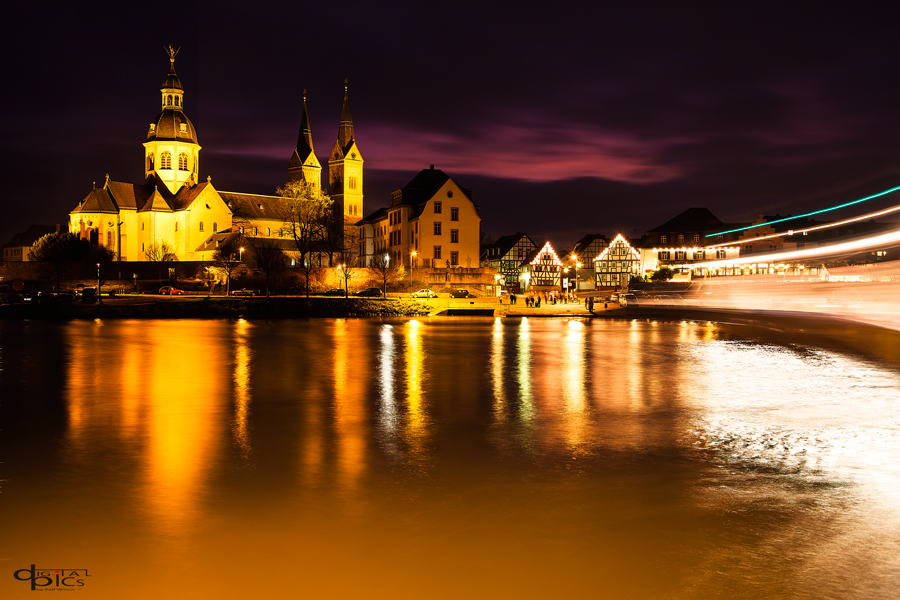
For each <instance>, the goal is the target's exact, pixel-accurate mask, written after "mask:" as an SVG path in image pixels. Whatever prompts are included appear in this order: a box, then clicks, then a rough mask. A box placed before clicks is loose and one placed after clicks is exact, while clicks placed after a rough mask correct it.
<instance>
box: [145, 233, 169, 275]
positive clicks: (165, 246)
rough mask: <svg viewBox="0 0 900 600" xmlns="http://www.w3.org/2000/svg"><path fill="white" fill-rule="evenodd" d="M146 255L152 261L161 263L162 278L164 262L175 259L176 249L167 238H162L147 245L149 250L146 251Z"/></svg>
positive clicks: (160, 272) (160, 273)
mask: <svg viewBox="0 0 900 600" xmlns="http://www.w3.org/2000/svg"><path fill="white" fill-rule="evenodd" d="M144 256H146V257H147V260H148V261H150V262H155V263H159V278H160V279H162V278H163V276H162V270H163V264H162V263H164V262H171V261H174V260H175V249H174V248H172V246H171V244H169V242H167V241H166V240H160V241H158V242H153V243H151V244H150V245H149V246H147V250H145V251H144Z"/></svg>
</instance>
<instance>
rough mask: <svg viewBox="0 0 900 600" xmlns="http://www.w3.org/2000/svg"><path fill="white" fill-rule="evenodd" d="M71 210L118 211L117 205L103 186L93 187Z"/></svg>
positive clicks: (89, 211) (88, 211)
mask: <svg viewBox="0 0 900 600" xmlns="http://www.w3.org/2000/svg"><path fill="white" fill-rule="evenodd" d="M72 212H86V213H118V212H119V207H118V206H116V203H115V202H113V199H112V198H111V197H110V195H109V193H108V192H107V191H106V189H104V188H94V189H92V190H91V191H90V193H89V194H88V195H87V196H85V198H84V200H82V201H81V203H80V204H79V205H78V207H77V208H76V209H75V210H73V211H72Z"/></svg>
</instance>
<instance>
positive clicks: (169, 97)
mask: <svg viewBox="0 0 900 600" xmlns="http://www.w3.org/2000/svg"><path fill="white" fill-rule="evenodd" d="M166 106H172V96H171V95H169V96H168V97H167V98H166Z"/></svg>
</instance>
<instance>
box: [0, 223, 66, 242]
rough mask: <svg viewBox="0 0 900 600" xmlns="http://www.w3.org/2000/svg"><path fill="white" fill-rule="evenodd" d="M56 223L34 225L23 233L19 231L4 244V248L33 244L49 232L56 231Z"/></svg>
mask: <svg viewBox="0 0 900 600" xmlns="http://www.w3.org/2000/svg"><path fill="white" fill-rule="evenodd" d="M56 231H57V226H56V225H32V226H31V227H29V228H28V229H26V230H25V231H23V232H22V233H17V234H16V235H14V236H13V238H12V239H11V240H9V241H8V242H7V243H6V244H4V245H3V247H4V248H22V247H25V246H32V245H33V244H34V243H35V242H36V241H38V240H39V239H41V238H42V237H44V236H45V235H47V234H48V233H56Z"/></svg>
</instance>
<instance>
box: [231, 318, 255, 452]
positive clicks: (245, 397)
mask: <svg viewBox="0 0 900 600" xmlns="http://www.w3.org/2000/svg"><path fill="white" fill-rule="evenodd" d="M250 327H251V326H250V323H249V322H248V321H247V320H246V319H238V321H237V323H235V326H234V341H235V349H234V420H233V421H232V425H231V432H232V436H233V437H234V443H235V444H236V445H237V447H238V448H240V452H241V458H242V459H244V460H245V461H246V460H249V458H250V452H251V450H252V448H251V446H250V433H249V416H250V400H251V394H250V360H251V350H250V345H249V340H248V337H249V334H250Z"/></svg>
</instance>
